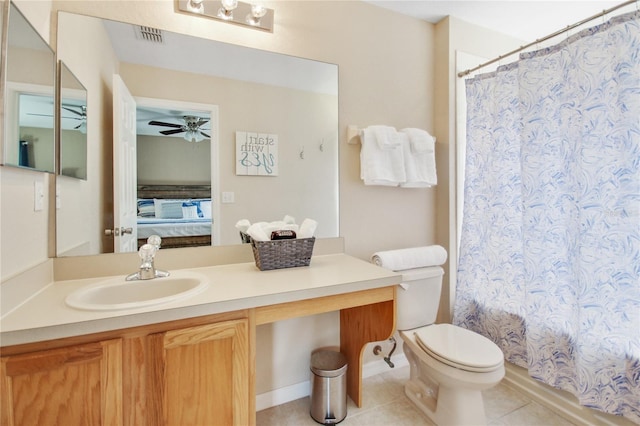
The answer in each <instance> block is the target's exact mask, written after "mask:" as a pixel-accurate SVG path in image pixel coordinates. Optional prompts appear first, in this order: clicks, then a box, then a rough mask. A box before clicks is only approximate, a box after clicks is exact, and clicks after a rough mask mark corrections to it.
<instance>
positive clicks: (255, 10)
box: [176, 0, 274, 32]
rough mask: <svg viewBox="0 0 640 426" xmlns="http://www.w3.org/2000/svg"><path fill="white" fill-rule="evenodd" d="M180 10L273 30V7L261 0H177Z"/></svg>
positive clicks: (259, 28)
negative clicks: (268, 6)
mask: <svg viewBox="0 0 640 426" xmlns="http://www.w3.org/2000/svg"><path fill="white" fill-rule="evenodd" d="M176 1H177V2H178V10H180V11H181V12H185V13H190V14H194V15H201V16H206V17H209V18H213V19H215V20H218V21H224V22H229V23H232V24H237V25H242V26H245V27H249V28H255V29H258V30H262V31H268V32H273V15H274V11H273V9H269V8H267V7H265V6H264V4H262V3H261V2H259V1H256V2H252V3H245V2H242V1H239V0H176Z"/></svg>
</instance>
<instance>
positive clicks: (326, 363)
mask: <svg viewBox="0 0 640 426" xmlns="http://www.w3.org/2000/svg"><path fill="white" fill-rule="evenodd" d="M311 372H312V375H311V411H310V413H311V417H312V418H313V420H315V421H316V422H318V423H321V424H324V425H332V424H336V423H339V422H341V421H342V420H344V418H345V417H347V374H346V373H347V359H346V358H345V356H344V355H343V354H341V353H340V352H337V351H331V350H324V349H320V350H317V351H314V352H313V353H312V354H311Z"/></svg>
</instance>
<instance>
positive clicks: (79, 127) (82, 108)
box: [27, 104, 87, 133]
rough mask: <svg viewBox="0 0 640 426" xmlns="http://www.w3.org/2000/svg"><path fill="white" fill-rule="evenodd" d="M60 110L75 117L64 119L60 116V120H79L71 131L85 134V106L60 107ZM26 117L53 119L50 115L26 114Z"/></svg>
mask: <svg viewBox="0 0 640 426" xmlns="http://www.w3.org/2000/svg"><path fill="white" fill-rule="evenodd" d="M61 108H62V109H64V110H66V111H69V112H72V113H73V114H75V116H71V117H65V116H62V117H60V118H62V119H65V120H80V123H79V124H78V125H77V126H75V127H74V128H73V130H79V131H80V132H82V133H86V132H87V107H86V106H85V105H64V104H63V105H61ZM73 108H80V110H79V111H78V110H76V109H73ZM27 115H33V116H40V117H53V115H52V114H37V113H33V112H28V113H27Z"/></svg>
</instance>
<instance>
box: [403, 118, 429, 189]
mask: <svg viewBox="0 0 640 426" xmlns="http://www.w3.org/2000/svg"><path fill="white" fill-rule="evenodd" d="M399 134H400V135H403V136H404V138H400V140H401V141H402V145H403V155H404V163H405V170H406V175H407V179H406V181H405V182H403V183H401V184H400V186H402V187H403V188H428V187H430V186H434V185H436V184H437V183H438V177H437V175H436V157H435V141H436V138H434V137H433V136H431V135H430V134H429V133H428V132H427V131H425V130H421V129H411V128H410V129H402V130H401V131H400V132H399Z"/></svg>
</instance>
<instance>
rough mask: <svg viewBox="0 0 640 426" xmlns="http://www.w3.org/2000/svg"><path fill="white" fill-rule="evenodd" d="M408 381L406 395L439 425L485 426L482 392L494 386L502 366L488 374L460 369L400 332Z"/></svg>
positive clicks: (502, 368)
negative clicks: (408, 375)
mask: <svg viewBox="0 0 640 426" xmlns="http://www.w3.org/2000/svg"><path fill="white" fill-rule="evenodd" d="M401 336H402V338H403V340H404V345H403V349H404V354H405V356H406V357H407V360H408V361H409V367H410V378H409V380H408V381H407V382H406V383H405V386H404V389H405V394H406V395H407V397H408V398H409V400H411V401H412V402H413V403H414V404H415V405H416V407H417V408H418V409H420V411H422V412H423V413H425V414H426V415H427V417H429V419H431V421H433V422H434V423H435V424H436V425H438V426H449V425H450V426H462V425H474V426H476V425H486V424H487V420H486V415H485V411H484V400H483V398H482V391H483V390H485V389H489V388H492V387H493V386H495V385H497V384H498V383H499V382H500V380H501V379H502V378H503V377H504V366H500V367H499V368H498V369H496V370H495V371H492V372H488V373H474V372H468V371H463V370H459V369H457V368H454V367H450V366H447V365H444V364H442V363H440V362H439V361H437V360H435V359H434V358H431V357H430V356H429V355H428V354H426V353H425V352H424V351H422V350H421V349H420V348H419V347H418V346H417V344H416V343H415V339H414V338H413V335H412V334H411V333H404V332H401Z"/></svg>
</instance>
